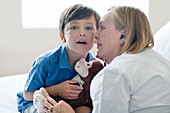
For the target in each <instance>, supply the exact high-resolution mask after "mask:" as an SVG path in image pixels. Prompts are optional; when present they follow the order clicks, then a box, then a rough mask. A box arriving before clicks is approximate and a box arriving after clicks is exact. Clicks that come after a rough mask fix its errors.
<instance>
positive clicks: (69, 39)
mask: <svg viewBox="0 0 170 113" xmlns="http://www.w3.org/2000/svg"><path fill="white" fill-rule="evenodd" d="M99 20H100V16H99V14H98V13H97V12H96V11H94V10H93V9H91V8H89V7H86V6H83V5H81V4H76V5H73V6H71V7H69V8H67V9H66V10H65V11H64V12H63V13H62V14H61V17H60V23H59V31H60V32H59V35H60V37H61V39H62V40H63V41H64V42H65V45H62V46H60V47H59V48H57V49H55V50H51V51H48V52H47V53H44V54H43V55H41V56H39V57H38V58H37V59H36V60H35V61H34V63H33V65H32V68H31V70H30V72H29V76H28V79H27V81H26V84H25V88H24V91H23V92H19V93H18V94H17V97H18V111H19V112H22V113H34V112H37V111H36V108H35V107H34V106H33V102H32V101H33V94H34V91H35V90H37V89H39V88H40V87H45V89H46V90H47V92H48V93H49V95H51V96H53V97H55V98H58V99H60V98H65V99H76V98H78V95H79V93H80V92H81V91H82V87H80V86H77V85H74V83H76V82H77V81H73V80H71V78H73V77H74V76H75V75H76V72H75V70H74V65H75V63H76V62H77V61H78V60H79V59H80V58H86V61H91V60H94V59H95V58H94V57H93V56H92V54H90V53H89V50H90V49H91V48H92V47H93V44H94V37H95V32H96V31H97V29H98V27H99Z"/></svg>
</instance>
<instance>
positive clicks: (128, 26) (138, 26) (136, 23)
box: [109, 6, 154, 53]
mask: <svg viewBox="0 0 170 113" xmlns="http://www.w3.org/2000/svg"><path fill="white" fill-rule="evenodd" d="M109 10H110V11H111V14H112V13H113V20H114V23H115V26H116V29H118V30H123V29H125V40H126V42H125V44H124V46H123V48H122V51H121V53H123V52H127V53H137V52H140V51H142V50H144V49H145V48H147V47H153V46H154V41H153V34H152V30H151V26H150V23H149V20H148V18H147V16H146V15H145V14H144V13H143V12H142V11H141V10H139V9H137V8H134V7H128V6H119V7H112V8H110V9H109Z"/></svg>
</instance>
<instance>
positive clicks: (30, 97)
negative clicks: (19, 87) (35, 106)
mask: <svg viewBox="0 0 170 113" xmlns="http://www.w3.org/2000/svg"><path fill="white" fill-rule="evenodd" d="M23 94H24V99H25V100H27V101H33V94H34V92H27V91H26V90H24V93H23Z"/></svg>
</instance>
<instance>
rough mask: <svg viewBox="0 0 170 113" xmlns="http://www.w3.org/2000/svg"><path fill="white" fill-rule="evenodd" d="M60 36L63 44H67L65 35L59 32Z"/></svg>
mask: <svg viewBox="0 0 170 113" xmlns="http://www.w3.org/2000/svg"><path fill="white" fill-rule="evenodd" d="M59 35H60V38H61V40H62V41H63V42H66V38H65V36H64V34H63V33H62V32H61V31H60V32H59Z"/></svg>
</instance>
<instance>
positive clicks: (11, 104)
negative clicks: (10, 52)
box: [0, 74, 27, 113]
mask: <svg viewBox="0 0 170 113" xmlns="http://www.w3.org/2000/svg"><path fill="white" fill-rule="evenodd" d="M26 78H27V74H20V75H12V76H7V77H0V113H18V111H17V96H16V95H17V92H18V91H21V90H23V89H24V84H25V82H26Z"/></svg>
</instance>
